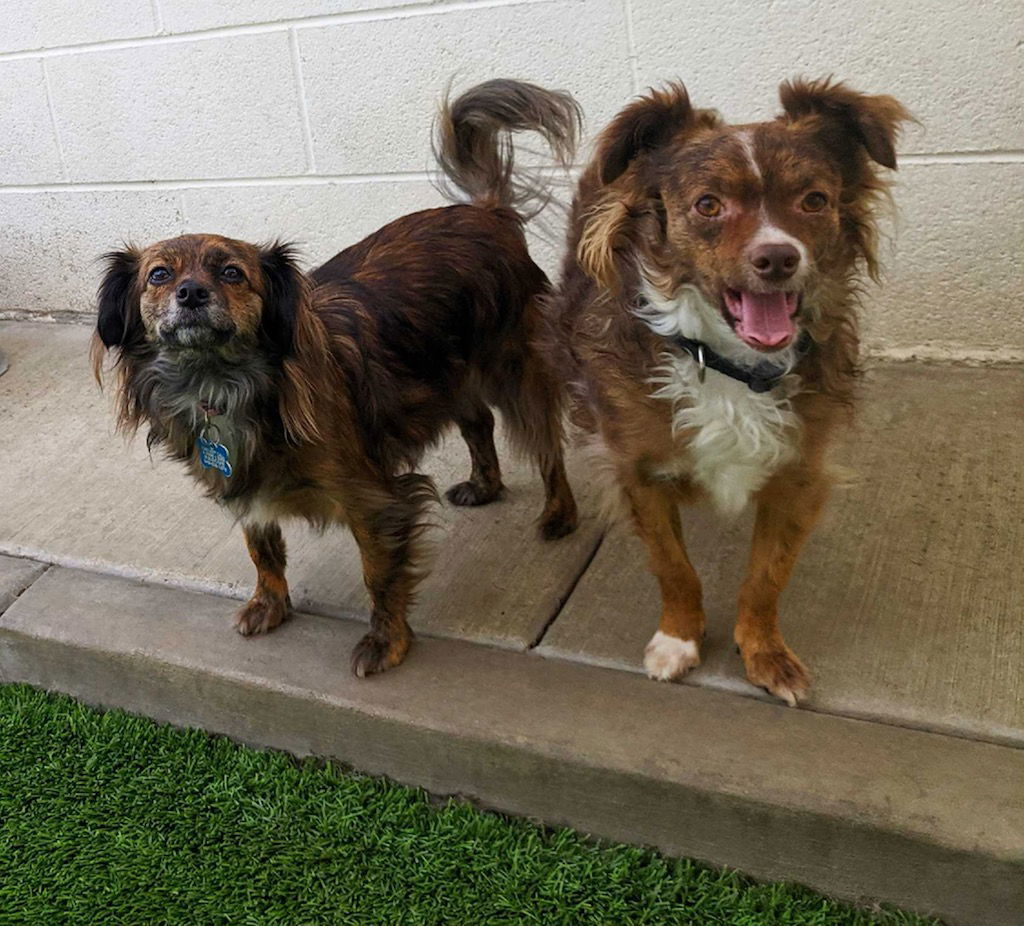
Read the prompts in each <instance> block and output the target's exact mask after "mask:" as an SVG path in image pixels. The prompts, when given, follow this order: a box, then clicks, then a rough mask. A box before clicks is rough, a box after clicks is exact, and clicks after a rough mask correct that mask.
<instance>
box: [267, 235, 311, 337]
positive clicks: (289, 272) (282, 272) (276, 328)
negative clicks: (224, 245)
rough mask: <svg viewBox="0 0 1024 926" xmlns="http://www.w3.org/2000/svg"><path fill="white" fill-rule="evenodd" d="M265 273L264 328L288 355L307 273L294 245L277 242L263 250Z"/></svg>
mask: <svg viewBox="0 0 1024 926" xmlns="http://www.w3.org/2000/svg"><path fill="white" fill-rule="evenodd" d="M260 269H261V270H262V272H263V286H264V296H263V317H262V319H261V322H260V326H261V330H262V332H263V335H264V337H265V338H266V339H267V341H268V343H269V344H270V345H271V347H272V348H273V350H274V352H275V353H277V354H278V355H280V356H281V357H287V356H288V354H290V353H291V351H292V345H293V344H294V341H295V324H296V317H297V315H298V312H299V303H300V302H301V301H302V300H303V298H304V297H305V291H306V287H307V285H308V284H307V283H306V275H305V274H304V273H303V272H302V271H301V270H300V269H299V265H298V262H297V261H296V259H295V247H294V245H291V244H287V243H285V242H282V241H275V242H274V243H273V244H270V245H267V246H266V247H264V248H262V249H261V250H260Z"/></svg>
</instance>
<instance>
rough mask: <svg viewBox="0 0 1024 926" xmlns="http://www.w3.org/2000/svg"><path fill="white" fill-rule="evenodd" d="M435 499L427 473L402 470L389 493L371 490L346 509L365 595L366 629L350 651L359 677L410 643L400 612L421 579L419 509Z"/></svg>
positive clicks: (393, 661)
mask: <svg viewBox="0 0 1024 926" xmlns="http://www.w3.org/2000/svg"><path fill="white" fill-rule="evenodd" d="M436 499H437V492H436V491H435V489H434V484H433V482H431V480H430V479H429V478H428V477H427V476H421V475H419V474H417V473H408V474H406V475H403V476H399V477H397V478H396V479H395V480H394V481H393V485H392V487H391V489H390V491H386V492H385V491H384V490H381V491H380V493H379V494H378V493H377V492H376V491H372V492H370V493H368V499H367V501H368V504H366V505H365V506H364V507H362V508H360V510H358V511H355V510H350V511H349V527H350V528H351V529H352V534H353V536H354V537H355V538H356V542H357V543H358V544H359V553H360V555H361V556H362V560H363V581H364V582H365V583H366V589H367V591H368V592H369V594H370V631H369V633H367V634H366V635H365V636H364V637H363V638H362V639H361V640H360V641H359V642H358V643H357V644H356V646H355V648H354V649H353V650H352V671H353V672H354V673H355V674H356V675H358V676H359V677H360V678H363V677H365V676H367V675H372V674H373V673H375V672H383V671H384V670H385V669H390V668H392V667H393V666H397V665H398V664H399V663H400V662H401V661H402V660H403V659H405V654H406V653H407V652H408V650H409V646H410V644H411V643H412V636H413V634H412V628H411V627H410V626H409V622H408V620H407V618H406V615H407V613H408V610H409V606H410V605H411V604H412V599H413V590H414V588H415V586H416V583H417V582H418V581H419V580H420V578H422V572H421V571H420V570H419V569H418V568H417V566H418V560H419V559H420V549H419V548H420V538H421V535H422V533H423V530H424V528H425V527H426V524H425V523H424V520H423V512H424V509H425V508H426V506H427V504H428V503H430V502H431V501H436Z"/></svg>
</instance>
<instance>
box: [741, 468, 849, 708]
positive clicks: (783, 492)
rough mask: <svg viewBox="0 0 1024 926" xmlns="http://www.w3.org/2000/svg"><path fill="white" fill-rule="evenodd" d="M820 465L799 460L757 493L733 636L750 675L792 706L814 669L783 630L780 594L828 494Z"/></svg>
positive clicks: (805, 692) (808, 682) (801, 696)
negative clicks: (797, 651)
mask: <svg viewBox="0 0 1024 926" xmlns="http://www.w3.org/2000/svg"><path fill="white" fill-rule="evenodd" d="M828 489H829V486H828V480H827V479H826V477H825V475H824V474H823V473H822V472H821V470H820V468H818V467H812V466H808V465H806V464H796V465H793V466H790V467H787V468H786V469H784V470H782V471H781V472H779V473H777V474H776V475H775V476H773V477H772V479H771V480H770V481H769V482H768V484H767V485H766V486H765V487H764V488H763V489H762V490H761V491H760V492H759V493H758V496H757V520H756V522H755V525H754V541H753V546H752V548H751V554H750V565H749V567H748V570H747V577H746V580H745V581H744V583H743V588H742V590H741V591H740V600H739V617H738V619H737V621H736V632H735V639H736V644H737V645H738V646H739V648H740V653H741V654H742V656H743V663H744V665H745V666H746V670H747V678H749V679H750V681H751V682H753V683H754V684H755V685H760V686H761V687H762V688H765V689H767V690H768V691H769V692H770V693H771V694H773V695H775V696H776V697H779V698H782V700H783V701H786V702H787V703H788V704H790V705H791V706H795V705H796V703H797V701H799V700H801V699H802V698H803V697H804V696H805V695H806V694H807V690H808V688H809V687H810V682H811V680H810V673H809V672H808V671H807V669H806V667H805V666H804V664H803V663H802V662H801V661H800V660H799V659H798V658H797V656H796V654H795V653H794V652H793V651H792V650H791V649H790V648H789V647H788V646H786V643H785V641H784V640H783V639H782V634H781V633H780V632H779V595H781V594H782V590H783V589H784V588H785V587H786V584H787V583H788V582H789V577H790V575H791V573H792V572H793V567H794V566H795V565H796V560H797V557H798V556H799V554H800V550H801V548H802V547H803V545H804V541H805V540H806V539H807V537H808V535H809V534H810V532H811V529H812V528H813V527H814V524H815V522H816V521H817V520H818V515H819V514H820V513H821V509H822V506H823V505H824V504H825V499H826V498H827V497H828Z"/></svg>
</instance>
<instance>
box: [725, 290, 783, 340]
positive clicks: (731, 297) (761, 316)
mask: <svg viewBox="0 0 1024 926" xmlns="http://www.w3.org/2000/svg"><path fill="white" fill-rule="evenodd" d="M722 301H723V302H724V303H725V312H724V313H723V314H724V315H725V318H726V321H728V322H729V324H730V325H732V329H733V331H735V332H736V334H737V336H738V337H739V338H740V339H741V340H742V341H743V343H744V344H747V345H748V346H750V347H753V348H754V349H755V350H761V351H771V350H781V349H782V348H783V347H786V346H787V345H789V344H790V343H791V342H792V341H793V338H795V337H796V313H797V310H798V309H799V308H800V294H799V293H752V292H747V291H746V290H739V289H726V290H723V291H722Z"/></svg>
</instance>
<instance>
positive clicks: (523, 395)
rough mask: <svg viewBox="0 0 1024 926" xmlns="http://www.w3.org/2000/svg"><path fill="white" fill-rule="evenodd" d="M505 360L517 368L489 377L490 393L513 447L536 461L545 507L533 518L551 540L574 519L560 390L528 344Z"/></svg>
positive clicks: (572, 525)
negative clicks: (498, 377) (499, 377)
mask: <svg viewBox="0 0 1024 926" xmlns="http://www.w3.org/2000/svg"><path fill="white" fill-rule="evenodd" d="M508 366H509V368H511V369H517V373H516V374H511V373H510V374H509V375H507V377H506V379H505V380H504V381H498V382H496V383H494V384H493V385H492V387H491V388H492V395H491V396H490V398H492V400H493V401H494V404H495V405H497V406H498V408H500V409H501V413H502V417H503V419H504V421H505V424H506V426H507V427H508V431H509V436H510V437H511V438H512V442H513V444H514V445H515V447H516V449H517V450H518V451H520V452H521V453H523V454H527V455H529V456H532V457H533V458H534V460H535V461H536V464H537V469H538V470H539V471H540V476H541V479H542V480H543V482H544V510H543V511H542V512H541V516H540V518H539V519H538V522H537V523H538V527H539V530H540V534H541V536H542V537H543V538H544V539H545V540H555V539H557V538H559V537H564V536H565V535H566V534H571V533H572V532H573V531H574V530H575V529H576V525H577V524H578V523H579V516H578V513H577V510H576V500H575V498H573V494H572V487H571V486H570V485H569V478H568V476H567V475H566V472H565V456H564V452H563V444H564V434H563V427H562V399H561V392H560V390H559V387H558V385H557V384H556V382H555V380H554V377H553V376H552V375H551V374H550V373H549V372H548V370H547V368H546V366H545V365H544V362H543V361H542V360H541V358H540V357H539V356H538V355H537V354H536V353H534V352H533V351H532V350H526V351H525V352H524V353H523V355H522V356H521V357H520V358H518V362H515V363H510V364H509V365H508Z"/></svg>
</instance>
